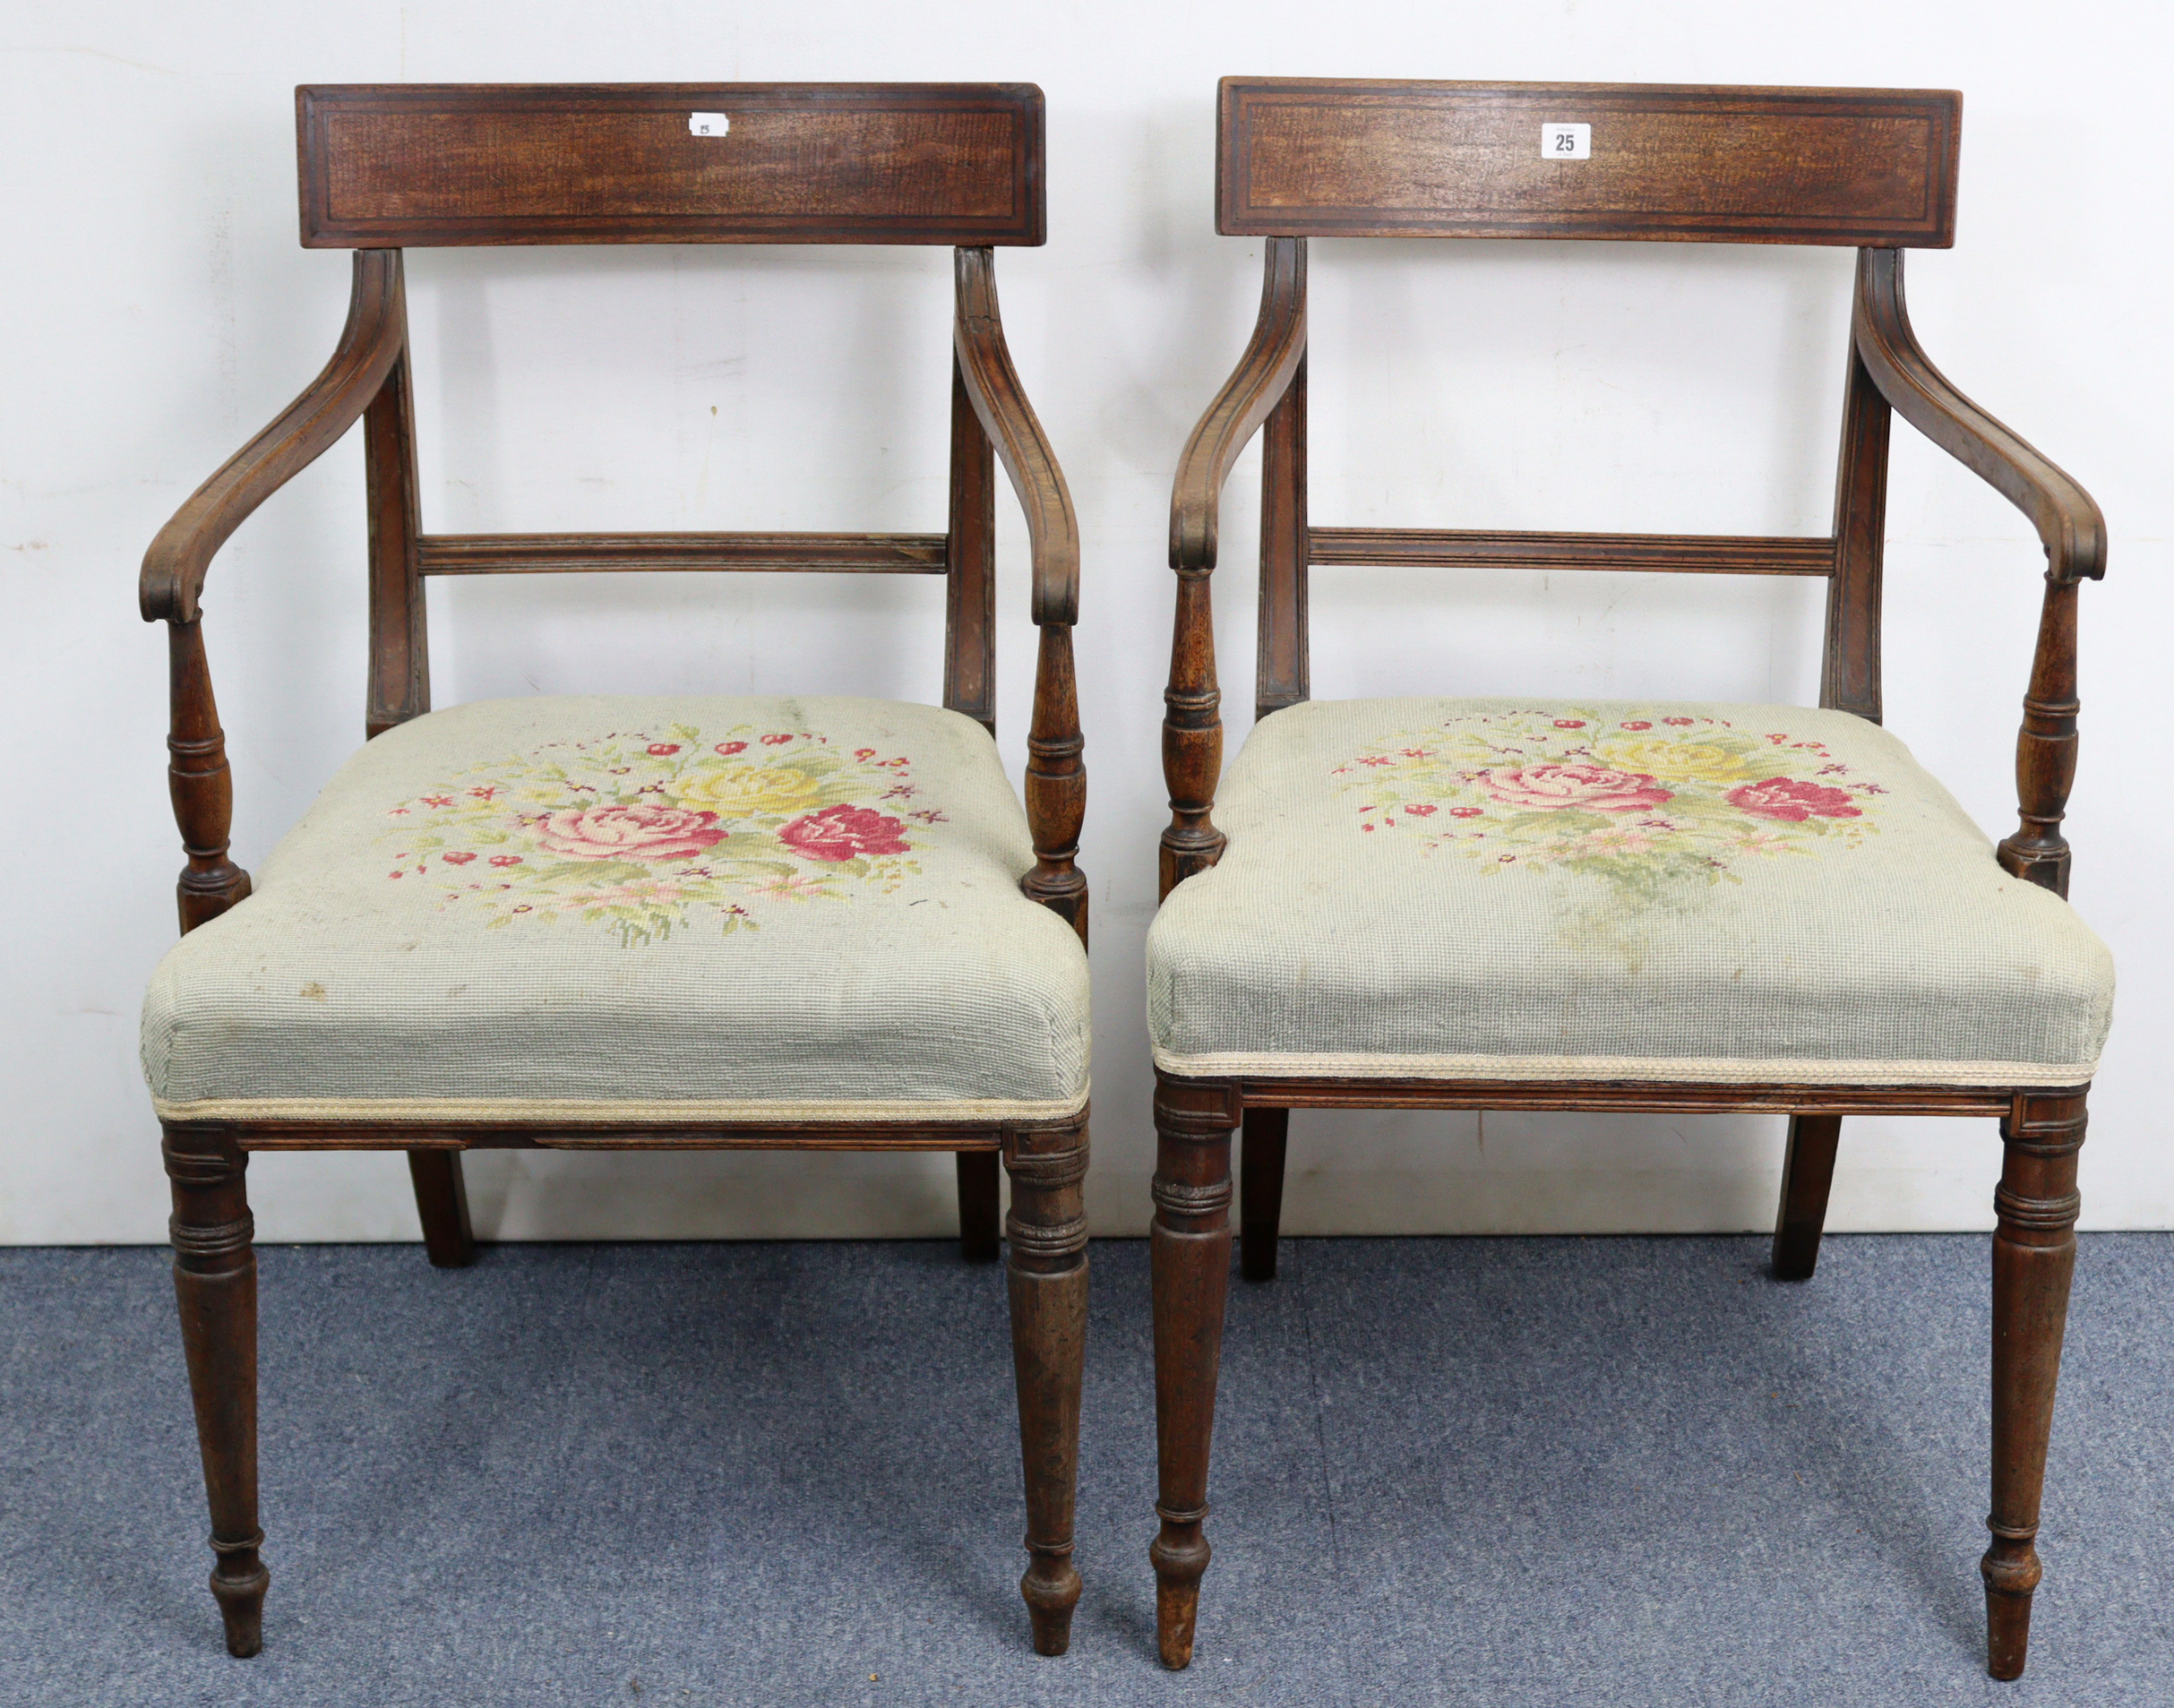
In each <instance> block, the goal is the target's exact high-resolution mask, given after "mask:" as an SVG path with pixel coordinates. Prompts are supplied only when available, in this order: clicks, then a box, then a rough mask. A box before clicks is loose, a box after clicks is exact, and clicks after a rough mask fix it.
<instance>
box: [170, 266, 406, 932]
mask: <svg viewBox="0 0 2174 1708" xmlns="http://www.w3.org/2000/svg"><path fill="white" fill-rule="evenodd" d="M406 344H407V317H406V313H405V310H404V308H403V305H402V301H401V295H400V251H399V250H397V249H360V250H357V251H356V253H355V285H354V292H353V295H352V296H351V297H350V298H349V300H348V323H347V326H346V328H345V329H344V330H342V331H341V333H340V335H339V348H337V349H336V350H334V351H333V353H332V359H331V361H330V362H328V363H327V364H326V365H325V368H324V372H323V373H320V374H319V375H318V376H317V378H316V380H315V381H314V382H313V383H312V384H311V386H310V388H309V389H308V390H307V391H305V392H303V394H302V395H301V396H300V397H298V398H296V399H295V400H294V402H293V403H291V404H289V405H288V407H287V408H286V410H285V411H284V412H283V413H281V415H280V416H279V418H278V419H277V420H275V421H274V422H273V423H272V424H271V425H270V426H269V427H266V428H265V429H264V431H263V432H262V433H259V434H257V436H256V437H255V438H253V439H252V440H251V441H250V442H248V443H247V444H246V445H245V446H243V447H242V449H241V450H239V451H236V453H235V454H234V455H233V456H232V457H230V458H229V459H228V460H227V461H226V463H225V464H224V465H222V466H221V467H220V468H219V471H218V472H217V473H216V474H214V475H213V476H211V479H209V480H207V481H206V482H204V484H203V485H202V486H200V487H198V488H197V489H196V492H195V494H194V495H193V497H191V498H190V500H189V502H187V503H185V504H184V505H183V506H182V507H181V509H180V510H179V511H176V512H175V515H174V519H172V520H171V521H169V522H168V523H167V525H166V526H165V527H164V528H161V529H159V537H158V538H157V539H155V540H153V541H152V542H151V546H150V551H148V552H147V553H145V554H144V557H143V575H142V580H141V582H140V583H139V584H138V597H139V600H140V603H141V605H142V611H143V619H144V621H145V622H160V621H163V622H166V623H167V625H168V650H169V653H170V680H171V686H172V695H173V706H172V724H171V729H170V731H169V733H168V737H167V750H168V754H169V755H170V759H169V761H168V782H169V785H170V786H171V789H172V792H173V797H174V819H175V822H176V824H177V825H178V826H179V827H180V829H181V841H182V846H183V848H184V849H185V852H186V853H187V854H188V861H189V863H188V865H187V866H186V867H185V869H184V870H183V871H182V874H181V881H180V886H179V891H180V903H181V929H182V931H184V932H187V931H193V930H194V929H195V928H196V927H197V926H199V925H201V924H202V923H204V922H205V921H206V920H210V919H216V918H217V917H218V916H219V914H223V913H225V912H226V911H227V909H228V908H229V907H231V906H233V905H234V904H235V903H236V902H238V901H240V900H241V899H242V898H243V897H245V896H247V895H248V894H249V874H248V873H247V872H245V871H243V870H242V869H241V868H240V867H239V866H237V865H236V864H235V863H233V861H231V860H229V859H228V857H227V847H228V833H229V830H230V828H231V827H232V824H233V819H234V785H233V778H232V775H231V773H230V772H229V770H228V765H227V746H226V736H225V734H224V732H222V731H221V730H220V728H219V707H218V704H217V702H216V701H215V700H214V699H213V698H212V693H211V669H210V666H209V665H208V664H207V663H206V661H205V658H204V643H203V626H202V610H201V608H200V606H199V603H198V602H199V600H200V598H201V597H202V593H203V584H204V575H205V572H206V571H208V570H209V569H210V567H211V558H212V555H213V554H215V553H217V552H218V550H219V547H220V546H221V545H225V544H226V542H227V539H228V536H230V535H231V534H232V533H233V532H234V530H235V529H236V528H239V527H240V526H241V525H242V523H243V521H244V520H245V519H247V517H248V516H249V514H250V512H251V511H253V510H255V509H256V507H257V506H258V505H259V504H262V502H264V501H265V500H266V499H267V498H269V497H271V494H273V493H275V492H277V491H278V490H279V488H280V487H281V486H283V485H286V484H287V483H288V481H289V480H292V479H293V478H294V477H295V476H296V475H298V474H299V473H301V472H302V470H303V469H305V468H308V467H309V465H310V464H311V463H313V462H314V461H316V459H318V458H319V457H320V456H322V455H323V453H324V452H325V451H327V450H328V449H330V448H331V445H332V444H333V443H334V442H337V441H338V440H339V437H340V435H341V434H342V433H346V432H347V430H348V428H349V427H351V426H353V425H355V423H356V422H357V420H358V419H360V418H361V416H362V414H363V412H364V410H365V409H366V408H369V406H370V401H371V399H373V398H374V397H376V396H377V394H378V391H379V390H380V388H382V386H383V385H384V383H385V379H386V376H387V375H388V374H389V373H391V372H392V369H393V366H394V365H395V364H396V363H397V362H398V361H399V360H400V352H401V351H402V349H403V348H405V347H406Z"/></svg>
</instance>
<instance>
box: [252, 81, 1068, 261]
mask: <svg viewBox="0 0 2174 1708" xmlns="http://www.w3.org/2000/svg"><path fill="white" fill-rule="evenodd" d="M698 112H705V113H706V112H718V113H723V114H724V115H726V118H727V119H728V120H729V121H730V128H729V130H728V131H727V132H726V133H725V134H723V135H717V136H698V135H695V134H694V133H692V131H691V129H690V127H689V119H690V117H691V116H692V114H694V113H698ZM295 122H296V149H297V152H298V154H299V157H300V166H301V185H302V244H303V246H304V247H305V248H307V249H328V248H329V249H344V248H352V247H355V246H357V245H366V246H371V247H378V248H415V249H423V248H434V247H442V246H446V245H473V244H575V243H580V244H588V243H661V244H685V243H876V244H1004V245H1014V244H1039V243H1041V242H1043V241H1044V236H1045V220H1046V216H1045V209H1044V194H1043V186H1042V152H1043V150H1042V139H1043V128H1044V124H1043V107H1042V91H1041V90H1038V89H1036V88H1035V86H1034V85H1033V84H1031V83H616V84H614V83H535V84H462V83H443V84H437V83H391V84H346V85H338V84H322V85H316V86H305V87H303V88H300V89H297V90H296V91H295Z"/></svg>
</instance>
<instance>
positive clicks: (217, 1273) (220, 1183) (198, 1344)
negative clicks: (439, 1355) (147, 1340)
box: [161, 1129, 271, 1658]
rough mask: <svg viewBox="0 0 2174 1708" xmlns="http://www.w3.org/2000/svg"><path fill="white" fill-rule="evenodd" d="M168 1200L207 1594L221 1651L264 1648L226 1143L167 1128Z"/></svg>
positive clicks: (246, 1244)
mask: <svg viewBox="0 0 2174 1708" xmlns="http://www.w3.org/2000/svg"><path fill="white" fill-rule="evenodd" d="M161 1149H162V1151H163V1154H164V1155H165V1158H166V1172H167V1178H168V1180H169V1181H170V1182H171V1184H172V1187H173V1193H174V1216H173V1220H172V1222H171V1223H169V1229H170V1232H171V1235H172V1239H173V1246H174V1292H175V1295H176V1300H178V1302H179V1304H180V1308H181V1348H182V1352H183V1354H184V1356H185V1359H186V1360H187V1363H188V1368H189V1393H190V1395H191V1397H192V1398H193V1400H194V1402H195V1406H196V1440H197V1445H198V1446H199V1448H200V1449H201V1450H202V1455H203V1465H204V1491H205V1494H206V1496H207V1497H208V1498H209V1500H210V1503H211V1551H212V1552H213V1553H214V1554H215V1555H217V1556H218V1560H219V1563H218V1564H217V1565H216V1566H213V1567H212V1570H211V1594H212V1597H213V1599H214V1600H215V1601H218V1603H219V1618H220V1621H221V1623H223V1624H224V1625H225V1626H226V1633H227V1652H228V1654H231V1655H236V1656H238V1657H242V1658H246V1657H248V1656H250V1655H253V1654H254V1653H256V1652H257V1651H258V1650H259V1649H261V1648H262V1646H263V1643H264V1591H265V1589H266V1587H267V1586H268V1585H269V1584H271V1573H270V1572H268V1571H267V1570H265V1568H264V1562H263V1559H262V1556H261V1554H260V1552H259V1550H260V1549H262V1547H263V1546H264V1532H263V1531H262V1529H261V1528H260V1527H259V1525H258V1523H257V1260H256V1249H255V1245H254V1240H255V1238H256V1229H255V1223H253V1221H252V1219H251V1217H250V1214H249V1195H248V1190H247V1181H246V1179H245V1170H246V1169H247V1168H248V1166H249V1159H248V1158H247V1157H246V1156H245V1155H243V1154H242V1153H241V1152H240V1151H239V1150H237V1149H236V1148H235V1146H233V1145H232V1144H230V1143H226V1142H223V1141H221V1140H219V1139H216V1138H214V1139H211V1140H210V1141H209V1142H204V1141H202V1140H200V1139H196V1138H193V1137H192V1136H190V1135H186V1134H179V1133H176V1132H174V1131H172V1130H171V1129H168V1132H167V1134H166V1137H165V1139H164V1141H163V1144H162V1146H161Z"/></svg>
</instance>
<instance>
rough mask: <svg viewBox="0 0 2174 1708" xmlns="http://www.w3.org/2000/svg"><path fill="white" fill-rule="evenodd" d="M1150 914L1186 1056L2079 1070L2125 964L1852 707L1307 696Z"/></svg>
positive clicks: (1664, 1069) (1150, 985)
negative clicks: (1203, 851)
mask: <svg viewBox="0 0 2174 1708" xmlns="http://www.w3.org/2000/svg"><path fill="white" fill-rule="evenodd" d="M1216 823H1217V824H1218V825H1219V826H1220V827H1221V828H1222V829H1223V830H1224V831H1225V832H1226V833H1227V834H1228V836H1229V838H1230V844H1229V846H1228V848H1227V849H1226V850H1225V852H1224V855H1223V859H1222V861H1221V863H1219V864H1218V865H1216V867H1215V868H1214V869H1212V870H1211V871H1205V872H1201V873H1199V874H1198V875H1196V876H1194V877H1192V878H1190V879H1189V880H1187V881H1186V882H1184V883H1183V884H1181V885H1180V886H1179V887H1178V888H1176V889H1175V890H1173V892H1172V893H1171V895H1170V897H1169V898H1168V899H1167V900H1166V901H1165V902H1164V904H1163V908H1162V912H1161V914H1159V915H1158V916H1157V917H1156V922H1155V925H1154V928H1153V930H1152V931H1151V932H1150V933H1149V936H1148V941H1147V991H1148V998H1147V1002H1148V1024H1149V1030H1150V1032H1151V1034H1152V1036H1153V1041H1154V1046H1155V1058H1156V1062H1157V1064H1158V1065H1160V1066H1161V1067H1163V1068H1164V1069H1167V1070H1169V1071H1171V1072H1173V1073H1181V1074H1192V1075H1237V1074H1259V1075H1282V1076H1309V1075H1319V1076H1334V1075H1380V1076H1385V1077H1413V1078H1484V1079H1542V1078H1560V1077H1569V1078H1608V1079H1642V1080H1668V1081H1675V1082H1697V1081H1708V1082H1719V1083H1758V1082H1771V1083H1796V1082H1804V1083H1811V1084H1824V1085H1852V1084H1853V1085H1927V1084H1938V1085H1965V1086H2067V1085H2075V1084H2078V1083H2080V1082H2082V1081H2084V1080H2086V1079H2088V1078H2090V1077H2091V1076H2092V1071H2093V1069H2095V1067H2096V1065H2097V1061H2098V1057H2099V1051H2100V1048H2101V1045H2102V1044H2103V1043H2104V1042H2105V1038H2106V1032H2107V1027H2108V1024H2109V1021H2110V1015H2111V1009H2112V1002H2113V965H2112V961H2111V959H2110V957H2109V956H2108V954H2107V952H2106V949H2105V948H2104V947H2103V946H2102V945H2101V943H2100V942H2099V940H2098V939H2097V938H2095V937H2093V936H2092V933H2091V931H2089V930H2088V929H2087V928H2086V927H2085V926H2084V923H2083V922H2082V921H2081V920H2079V919H2078V918H2077V917H2076V915H2075V912H2074V911H2073V910H2072V909H2071V908H2070V907H2069V906H2068V905H2067V903H2066V902H2064V901H2062V900H2060V899H2059V898H2058V897H2055V896H2053V895H2050V894H2049V893H2048V892H2047V891H2045V890H2043V889H2041V888H2038V887H2037V886H2035V885H2032V884H2029V883H2025V882H2024V881H2023V880H2020V879H2016V878H2011V877H2010V876H2008V874H2007V873H2006V872H2005V871H2002V870H2001V869H2000V867H1999V865H1998V863H1996V862H1995V860H1994V857H1993V850H1992V846H1991V845H1990V844H1989V842H1988V840H1987V839H1986V837H1984V835H1983V834H1982V833H1981V832H1980V830H1979V829H1978V828H1977V827H1976V825H1974V824H1973V823H1972V821H1971V820H1970V818H1969V817H1968V816H1967V815H1966V814H1965V813H1964V812H1963V809H1962V808H1961V807H1960V806H1958V805H1957V804H1956V803H1955V800H1954V798H1953V797H1952V796H1950V795H1949V794H1947V792H1946V790H1945V789H1943V788H1942V787H1941V786H1940V785H1938V783H1936V782H1935V781H1933V779H1932V778H1931V777H1929V776H1928V775H1927V774H1926V773H1925V772H1924V771H1923V770H1922V769H1921V768H1920V767H1919V766H1918V764H1917V762H1916V761H1915V760H1912V758H1911V756H1910V753H1909V750H1908V749H1906V748H1905V747H1904V746H1903V743H1902V742H1899V741H1897V740H1896V739H1895V737H1894V736H1893V735H1891V734H1887V733H1886V731H1884V730H1882V729H1880V728H1878V726H1877V725H1872V724H1869V723H1867V722H1865V721H1864V720H1863V719H1861V718H1859V717H1852V716H1851V715H1849V714H1847V713H1843V712H1828V711H1811V710H1805V709H1800V708H1794V707H1776V706H1717V705H1661V706H1656V705H1645V704H1634V703H1631V702H1628V701H1599V702H1577V703H1570V702H1560V703H1558V702H1552V701H1545V700H1434V699H1427V700H1416V699H1414V700H1344V701H1326V702H1315V703H1313V704H1310V705H1302V706H1295V707H1293V708H1289V709H1288V710H1285V711H1280V712H1276V713H1275V714H1273V715H1272V716H1271V717H1268V718H1267V720H1266V721H1265V722H1263V723H1262V724H1260V725H1258V726H1257V727H1256V728H1255V729H1254V731H1253V733H1252V734H1251V736H1250V738H1249V739H1248V740H1247V742H1246V744H1245V747H1244V750H1243V751H1242V752H1241V753H1240V754H1239V756H1238V758H1237V760H1236V761H1235V762H1234V763H1233V765H1232V767H1231V768H1230V771H1229V774H1228V775H1227V776H1226V777H1224V780H1223V784H1222V787H1221V789H1220V791H1219V793H1218V794H1217V797H1216Z"/></svg>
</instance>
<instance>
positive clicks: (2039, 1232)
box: [1978, 1092, 2084, 1678]
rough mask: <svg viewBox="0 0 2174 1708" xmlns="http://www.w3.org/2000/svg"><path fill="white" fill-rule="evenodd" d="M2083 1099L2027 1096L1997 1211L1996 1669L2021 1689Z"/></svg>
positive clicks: (1992, 1523)
mask: <svg viewBox="0 0 2174 1708" xmlns="http://www.w3.org/2000/svg"><path fill="white" fill-rule="evenodd" d="M2001 1137H2003V1138H2004V1139H2005V1140H2006V1163H2005V1165H2004V1166H2003V1168H2002V1170H2001V1174H2000V1187H1999V1189H1998V1191H1997V1192H1995V1193H1994V1195H1993V1208H1994V1210H1995V1212H1996V1213H1997V1214H1998V1216H1999V1219H2000V1223H1999V1228H1998V1232H1995V1233H1994V1235H1993V1510H1992V1512H1991V1513H1990V1514H1989V1515H1988V1516H1987V1518H1986V1521H1985V1527H1986V1528H1987V1529H1988V1530H1989V1531H1990V1532H1992V1536H1993V1540H1992V1545H1991V1546H1990V1547H1989V1548H1988V1549H1986V1551H1985V1558H1984V1559H1983V1560H1981V1562H1980V1563H1979V1568H1978V1569H1979V1571H1980V1573H1981V1575H1983V1576H1984V1578H1985V1616H1986V1670H1987V1671H1989V1672H1990V1673H1991V1674H1992V1675H1993V1677H1994V1678H2021V1677H2022V1676H2023V1670H2024V1661H2025V1658H2026V1652H2027V1650H2028V1648H2029V1645H2030V1640H2031V1598H2032V1593H2033V1592H2035V1591H2036V1590H2037V1588H2038V1584H2039V1580H2040V1579H2041V1577H2042V1576H2043V1575H2044V1568H2043V1566H2041V1564H2040V1562H2039V1558H2038V1549H2037V1546H2036V1542H2037V1538H2038V1522H2039V1507H2040V1504H2041V1500H2042V1498H2043V1497H2044V1492H2045V1483H2046V1444H2047V1442H2048V1440H2049V1438H2051V1435H2052V1429H2053V1396H2054V1390H2055V1388H2056V1386H2058V1383H2059V1380H2060V1371H2061V1340H2062V1337H2063V1334H2064V1332H2065V1329H2066V1326H2067V1320H2068V1286H2069V1282H2070V1279H2071V1277H2072V1276H2073V1275H2075V1218H2076V1213H2077V1211H2078V1210H2079V1209H2080V1208H2081V1206H2082V1199H2081V1198H2080V1197H2078V1196H2077V1194H2076V1189H2075V1165H2076V1153H2077V1151H2078V1150H2080V1149H2081V1148H2082V1147H2083V1144H2084V1094H2083V1093H2081V1092H2077V1093H2075V1094H2066V1095H2052V1096H2047V1095H2032V1096H2028V1097H2019V1098H2018V1099H2017V1100H2016V1108H2015V1115H2014V1116H2013V1118H2012V1119H2010V1120H2007V1121H2005V1122H2003V1123H2002V1126H2001Z"/></svg>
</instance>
